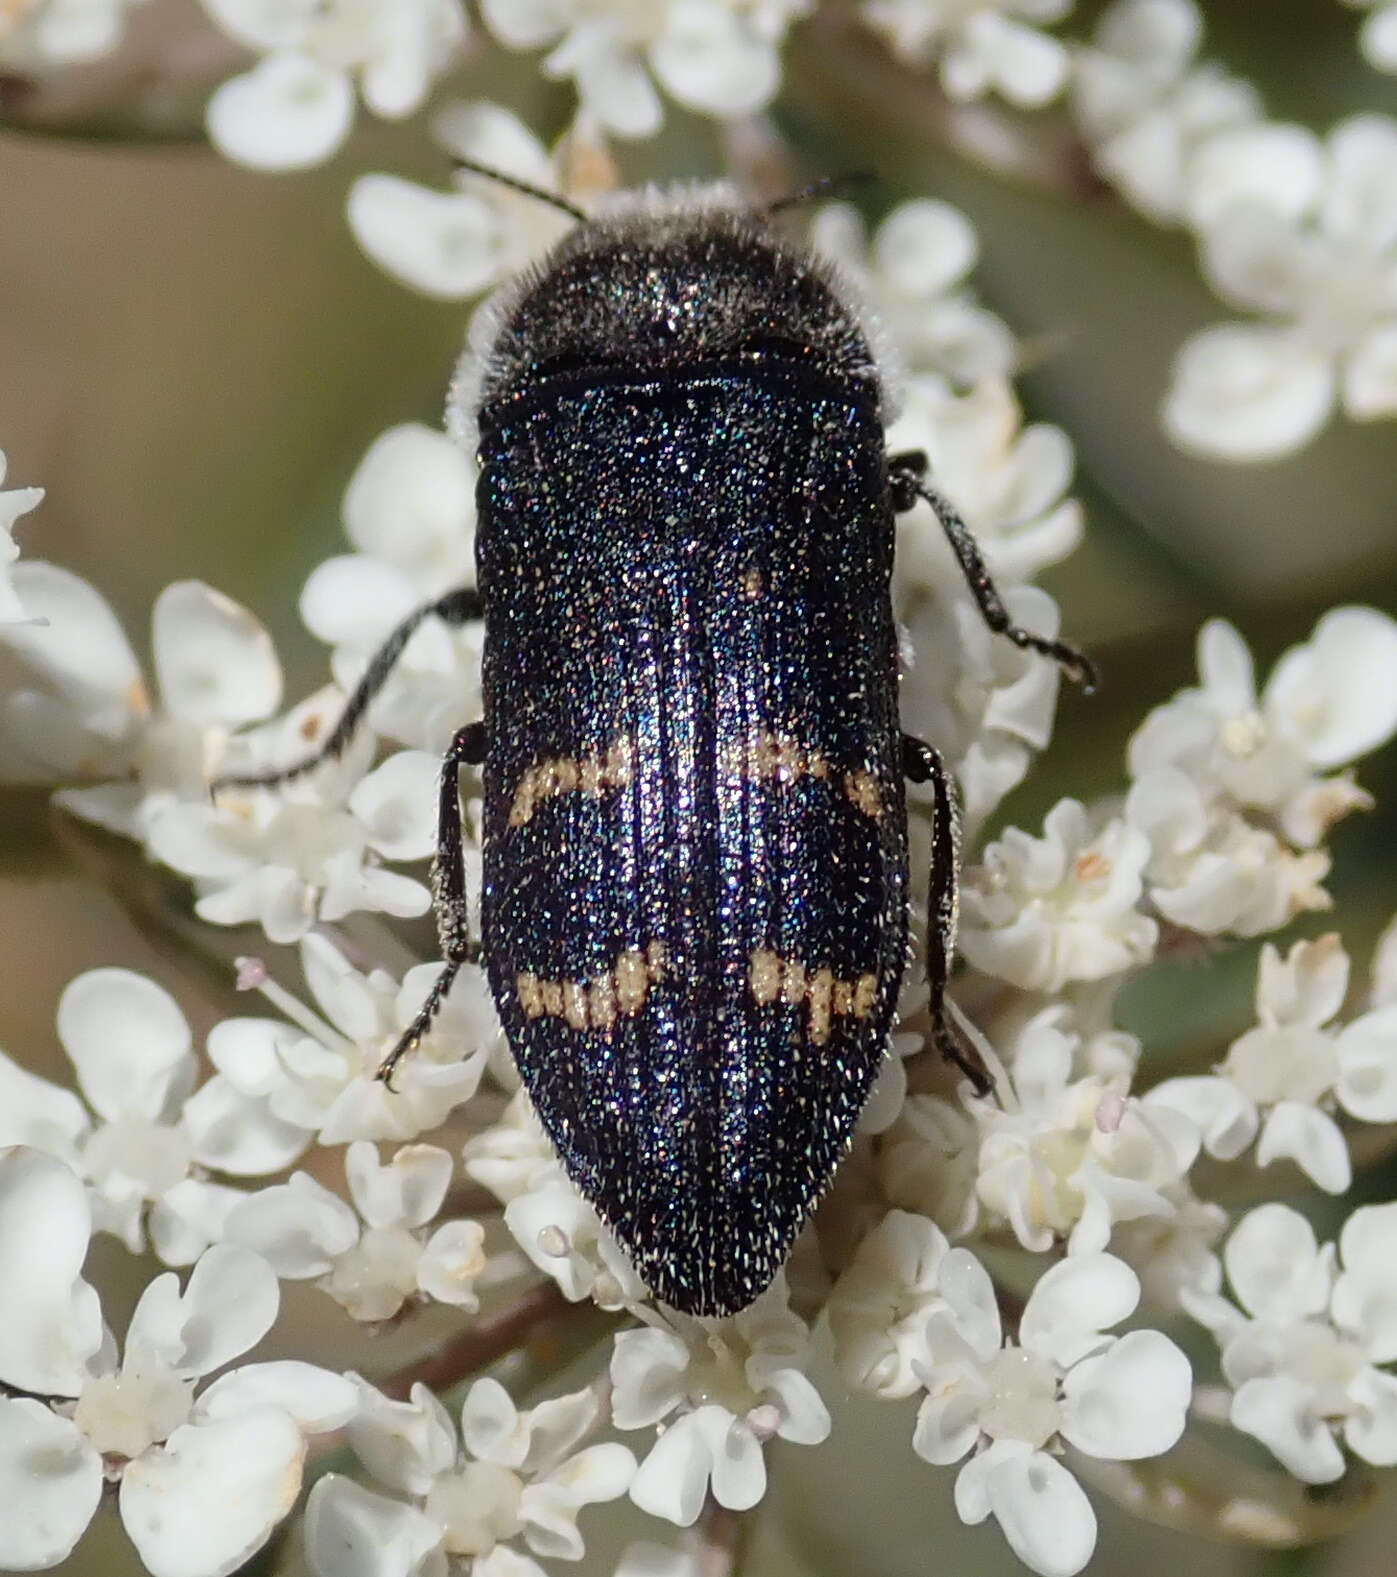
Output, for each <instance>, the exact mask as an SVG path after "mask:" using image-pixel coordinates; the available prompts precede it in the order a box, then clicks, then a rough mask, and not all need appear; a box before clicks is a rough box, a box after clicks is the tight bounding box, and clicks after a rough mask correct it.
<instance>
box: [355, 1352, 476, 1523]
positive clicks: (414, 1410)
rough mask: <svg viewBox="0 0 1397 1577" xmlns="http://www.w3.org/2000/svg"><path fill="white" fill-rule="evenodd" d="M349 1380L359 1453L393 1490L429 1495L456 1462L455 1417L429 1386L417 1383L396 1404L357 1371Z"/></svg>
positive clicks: (377, 1475) (365, 1464)
mask: <svg viewBox="0 0 1397 1577" xmlns="http://www.w3.org/2000/svg"><path fill="white" fill-rule="evenodd" d="M349 1378H350V1380H352V1381H353V1383H354V1385H355V1386H356V1387H357V1389H358V1392H359V1411H358V1412H357V1413H356V1414H355V1416H354V1417H353V1418H352V1419H351V1420H350V1422H349V1429H348V1434H349V1443H350V1445H351V1446H352V1447H353V1448H354V1454H355V1456H357V1457H358V1458H359V1460H360V1461H361V1462H362V1463H363V1464H364V1466H365V1467H366V1468H368V1470H369V1472H370V1473H372V1474H373V1476H374V1477H375V1478H376V1479H379V1480H381V1481H382V1482H383V1483H385V1484H387V1485H388V1486H389V1488H390V1489H396V1490H401V1491H403V1492H404V1493H406V1494H409V1495H425V1494H426V1493H427V1491H428V1490H429V1489H430V1488H431V1487H432V1481H433V1479H435V1478H436V1477H437V1476H438V1474H441V1473H445V1472H447V1471H448V1470H449V1469H450V1467H451V1465H452V1464H453V1463H454V1462H455V1460H456V1431H455V1430H454V1429H453V1428H452V1426H451V1417H450V1415H449V1414H448V1413H447V1411H446V1409H445V1408H444V1407H443V1406H442V1405H441V1403H440V1402H439V1401H438V1400H437V1399H436V1397H435V1396H433V1395H432V1393H431V1392H430V1391H429V1390H428V1389H427V1387H426V1386H425V1385H422V1384H417V1385H414V1386H413V1388H412V1390H411V1392H410V1393H409V1399H408V1400H407V1401H406V1402H395V1401H393V1400H392V1398H391V1397H387V1396H384V1394H383V1393H382V1391H379V1390H376V1389H375V1388H374V1387H373V1386H371V1385H370V1384H369V1383H368V1382H367V1381H366V1380H361V1379H360V1378H359V1376H358V1375H357V1374H352V1375H350V1376H349ZM479 1383H481V1382H477V1384H479ZM492 1383H497V1382H492Z"/></svg>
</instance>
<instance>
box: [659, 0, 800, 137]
mask: <svg viewBox="0 0 1397 1577" xmlns="http://www.w3.org/2000/svg"><path fill="white" fill-rule="evenodd" d="M650 64H651V65H652V66H653V67H654V71H655V75H656V76H657V77H658V78H659V79H660V81H661V82H662V83H663V84H664V86H665V88H666V89H667V90H668V92H669V94H670V96H671V97H672V98H674V99H676V100H677V101H678V102H679V103H680V104H686V105H688V106H689V107H690V108H691V109H696V110H698V111H700V112H701V113H703V114H708V115H721V116H726V117H732V116H738V115H750V114H752V113H754V112H755V111H756V110H759V109H760V108H761V107H762V105H764V104H765V103H767V101H768V100H769V99H770V98H771V96H772V95H773V94H774V93H775V92H776V89H777V86H778V84H779V83H780V80H781V60H780V56H779V55H778V54H777V52H776V49H775V46H774V45H773V44H772V43H770V42H769V41H768V40H766V39H763V38H761V37H759V36H758V35H757V33H756V30H755V29H754V28H752V27H751V26H750V25H745V23H744V19H743V18H742V17H741V15H740V14H739V13H738V12H736V11H735V10H733V9H732V8H731V7H730V6H728V5H726V4H720V3H715V0H672V3H671V5H670V6H669V14H668V20H667V23H666V26H665V29H664V32H663V33H662V34H661V35H660V36H659V38H657V39H656V40H655V42H654V43H653V44H652V45H651V46H650Z"/></svg>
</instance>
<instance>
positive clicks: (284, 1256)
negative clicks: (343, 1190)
mask: <svg viewBox="0 0 1397 1577" xmlns="http://www.w3.org/2000/svg"><path fill="white" fill-rule="evenodd" d="M226 1231H227V1234H228V1238H229V1240H230V1241H231V1242H234V1243H241V1244H242V1245H243V1246H244V1247H245V1248H249V1249H252V1250H254V1251H255V1252H256V1253H258V1254H260V1255H261V1256H262V1258H263V1259H265V1260H267V1261H268V1263H269V1264H270V1265H271V1266H272V1268H273V1270H275V1272H276V1274H277V1275H278V1276H282V1277H285V1278H286V1279H288V1280H305V1279H306V1278H307V1277H310V1276H323V1275H324V1274H325V1273H326V1271H328V1270H329V1269H330V1267H331V1266H332V1265H333V1263H334V1261H335V1259H336V1258H337V1257H338V1256H339V1255H340V1254H343V1253H345V1252H346V1251H347V1250H349V1249H351V1248H353V1247H354V1245H355V1243H356V1242H357V1241H358V1239H359V1218H358V1217H357V1216H356V1215H355V1214H354V1212H353V1210H351V1209H350V1207H349V1206H348V1205H347V1204H345V1202H344V1200H342V1199H340V1198H339V1197H338V1196H337V1195H335V1194H332V1193H331V1192H330V1190H329V1189H328V1188H325V1187H323V1186H322V1185H321V1184H319V1183H317V1182H316V1181H315V1179H314V1178H313V1177H310V1176H308V1175H307V1174H306V1173H305V1172H293V1173H292V1175H291V1177H290V1178H289V1179H288V1180H287V1181H286V1182H285V1183H280V1184H277V1185H276V1186H275V1187H273V1188H264V1189H261V1190H260V1191H259V1192H258V1193H255V1194H249V1195H248V1197H247V1198H246V1199H245V1200H244V1201H243V1202H242V1204H240V1205H237V1206H235V1208H234V1209H233V1211H232V1212H231V1213H230V1215H229V1217H228V1222H227V1226H226Z"/></svg>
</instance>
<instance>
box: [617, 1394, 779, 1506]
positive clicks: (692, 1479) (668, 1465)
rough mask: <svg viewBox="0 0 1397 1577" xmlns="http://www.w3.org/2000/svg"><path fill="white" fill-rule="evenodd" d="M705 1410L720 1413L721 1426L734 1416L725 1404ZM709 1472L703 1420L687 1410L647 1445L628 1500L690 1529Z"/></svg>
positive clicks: (710, 1460) (709, 1455)
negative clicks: (648, 1448)
mask: <svg viewBox="0 0 1397 1577" xmlns="http://www.w3.org/2000/svg"><path fill="white" fill-rule="evenodd" d="M699 1411H700V1412H702V1411H705V1409H700V1410H699ZM707 1411H711V1412H714V1413H719V1414H721V1415H722V1419H723V1422H722V1424H721V1425H720V1427H721V1428H723V1429H726V1428H727V1427H728V1426H729V1425H730V1424H731V1423H732V1422H733V1415H732V1414H731V1413H730V1412H728V1410H727V1409H726V1408H725V1407H712V1408H710V1409H707ZM748 1433H749V1434H750V1431H749V1432H748ZM712 1471H713V1454H712V1452H711V1451H710V1449H709V1445H708V1440H707V1438H706V1435H705V1432H704V1428H703V1424H702V1421H701V1420H700V1418H699V1416H698V1413H686V1414H685V1415H684V1417H682V1418H680V1419H677V1420H676V1421H675V1422H674V1423H672V1424H671V1425H670V1426H669V1428H668V1429H666V1430H665V1432H664V1433H663V1434H662V1435H661V1436H660V1438H659V1439H658V1440H657V1441H656V1442H655V1444H654V1445H653V1446H652V1447H651V1448H650V1454H649V1455H648V1456H647V1457H646V1458H645V1460H644V1461H643V1462H642V1463H641V1464H640V1467H639V1468H638V1469H637V1470H636V1475H635V1477H634V1479H632V1480H631V1499H632V1500H633V1501H634V1502H635V1503H636V1505H637V1506H639V1507H640V1509H641V1510H642V1511H648V1512H649V1513H650V1515H651V1516H652V1517H663V1518H664V1519H665V1520H666V1521H667V1522H672V1523H674V1524H675V1525H676V1526H677V1527H680V1528H690V1527H692V1526H693V1525H694V1523H695V1522H696V1521H697V1520H698V1514H699V1512H701V1511H702V1510H703V1503H704V1500H705V1498H706V1496H707V1494H708V1480H709V1476H710V1474H711V1473H712Z"/></svg>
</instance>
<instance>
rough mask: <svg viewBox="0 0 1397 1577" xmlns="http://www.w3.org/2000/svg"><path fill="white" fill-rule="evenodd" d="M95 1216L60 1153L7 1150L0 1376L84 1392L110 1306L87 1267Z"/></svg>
mask: <svg viewBox="0 0 1397 1577" xmlns="http://www.w3.org/2000/svg"><path fill="white" fill-rule="evenodd" d="M91 1232H92V1217H91V1214H90V1209H89V1206H88V1202H87V1193H86V1190H85V1189H84V1188H83V1185H82V1183H81V1181H80V1180H79V1179H78V1177H77V1176H76V1175H75V1174H74V1173H73V1172H71V1171H70V1170H69V1169H68V1168H67V1167H66V1166H64V1164H63V1163H62V1162H61V1161H59V1160H56V1159H55V1158H54V1157H53V1156H50V1155H45V1154H44V1153H43V1152H42V1151H41V1150H31V1149H28V1148H27V1147H25V1146H22V1145H21V1146H17V1147H16V1148H14V1149H12V1150H3V1151H0V1381H4V1382H6V1383H7V1384H9V1385H12V1386H14V1387H16V1388H17V1389H18V1390H22V1391H36V1392H38V1393H40V1394H41V1395H44V1396H77V1395H78V1394H79V1392H80V1391H81V1390H82V1388H83V1384H84V1382H85V1380H86V1379H87V1362H88V1360H89V1359H90V1358H91V1357H92V1356H93V1354H94V1353H96V1352H97V1351H98V1349H99V1348H100V1347H101V1345H102V1308H101V1304H100V1303H99V1302H98V1300H97V1293H96V1291H95V1290H94V1289H93V1288H92V1287H90V1286H89V1285H88V1284H87V1282H85V1281H84V1280H83V1279H82V1277H81V1275H79V1272H80V1271H81V1270H82V1264H83V1260H84V1259H85V1258H86V1257H87V1243H88V1238H89V1237H90V1236H91Z"/></svg>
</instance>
